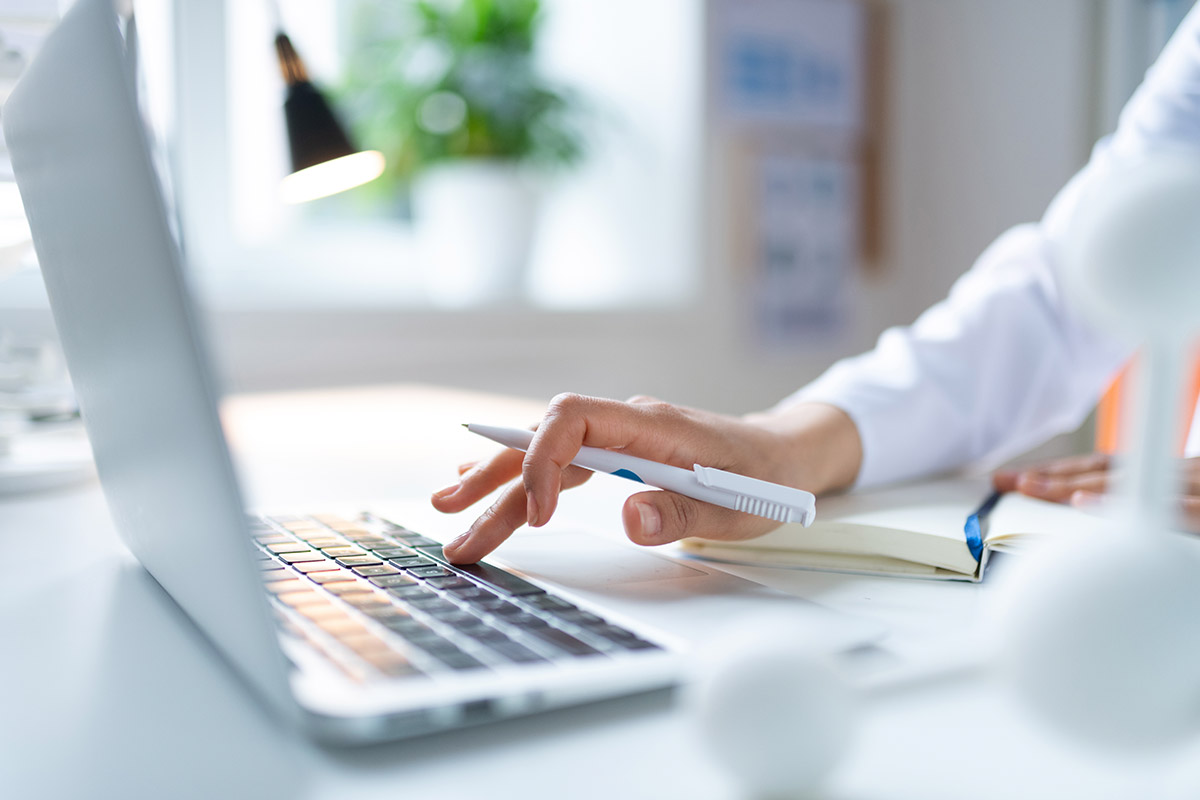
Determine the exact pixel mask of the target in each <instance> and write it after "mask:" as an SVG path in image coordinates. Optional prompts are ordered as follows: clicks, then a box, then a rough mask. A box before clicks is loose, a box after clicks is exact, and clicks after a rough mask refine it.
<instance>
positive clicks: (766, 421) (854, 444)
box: [744, 403, 862, 494]
mask: <svg viewBox="0 0 1200 800" xmlns="http://www.w3.org/2000/svg"><path fill="white" fill-rule="evenodd" d="M744 420H745V421H746V422H747V423H749V424H751V425H753V426H755V427H757V428H759V429H761V430H762V431H764V432H765V433H766V434H767V435H768V436H769V437H770V446H769V448H768V449H769V452H770V453H771V455H770V456H769V459H770V461H771V462H772V470H773V472H774V473H775V474H776V475H780V476H783V477H784V478H785V481H786V482H787V483H788V484H789V485H792V486H797V487H799V488H802V489H806V490H808V491H810V492H813V493H814V494H825V493H828V492H833V491H837V490H839V489H846V488H848V487H850V486H851V485H853V484H854V481H855V480H856V479H857V477H858V472H859V469H860V468H861V466H862V439H861V437H860V436H859V432H858V426H857V425H855V424H854V420H853V419H851V418H850V415H849V414H847V413H846V412H845V411H843V410H842V409H840V408H838V407H837V406H833V405H829V404H828V403H798V404H796V405H794V406H789V407H788V408H786V409H782V410H777V411H768V412H762V413H758V414H750V415H748V416H746V417H744Z"/></svg>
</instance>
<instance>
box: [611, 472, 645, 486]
mask: <svg viewBox="0 0 1200 800" xmlns="http://www.w3.org/2000/svg"><path fill="white" fill-rule="evenodd" d="M612 474H613V475H617V476H619V477H622V478H628V479H629V480H631V481H637V482H638V483H645V481H644V480H642V479H641V477H640V476H639V475H638V474H637V473H636V472H631V471H630V470H627V469H619V470H617V471H616V472H613V473H612Z"/></svg>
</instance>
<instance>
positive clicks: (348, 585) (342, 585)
mask: <svg viewBox="0 0 1200 800" xmlns="http://www.w3.org/2000/svg"><path fill="white" fill-rule="evenodd" d="M297 583H299V581H297ZM321 588H323V589H324V590H325V591H327V592H333V593H334V594H350V593H351V592H361V591H364V590H366V587H365V586H363V585H362V583H360V582H359V581H355V580H349V581H330V582H329V583H326V584H323V585H322V587H321Z"/></svg>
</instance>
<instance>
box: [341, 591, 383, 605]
mask: <svg viewBox="0 0 1200 800" xmlns="http://www.w3.org/2000/svg"><path fill="white" fill-rule="evenodd" d="M341 599H342V600H344V601H346V602H347V603H349V604H350V605H352V606H356V607H358V608H365V607H367V606H386V605H391V603H392V601H391V600H389V599H387V597H385V596H383V595H381V594H378V593H377V592H354V593H352V594H344V595H341Z"/></svg>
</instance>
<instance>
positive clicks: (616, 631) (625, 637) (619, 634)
mask: <svg viewBox="0 0 1200 800" xmlns="http://www.w3.org/2000/svg"><path fill="white" fill-rule="evenodd" d="M588 633H594V634H596V635H597V636H600V637H603V638H605V639H608V640H609V641H612V642H627V641H632V640H634V639H637V638H638V635H637V634H636V633H634V632H633V631H627V630H625V629H624V628H621V627H618V626H616V625H607V624H605V625H593V626H590V627H588Z"/></svg>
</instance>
